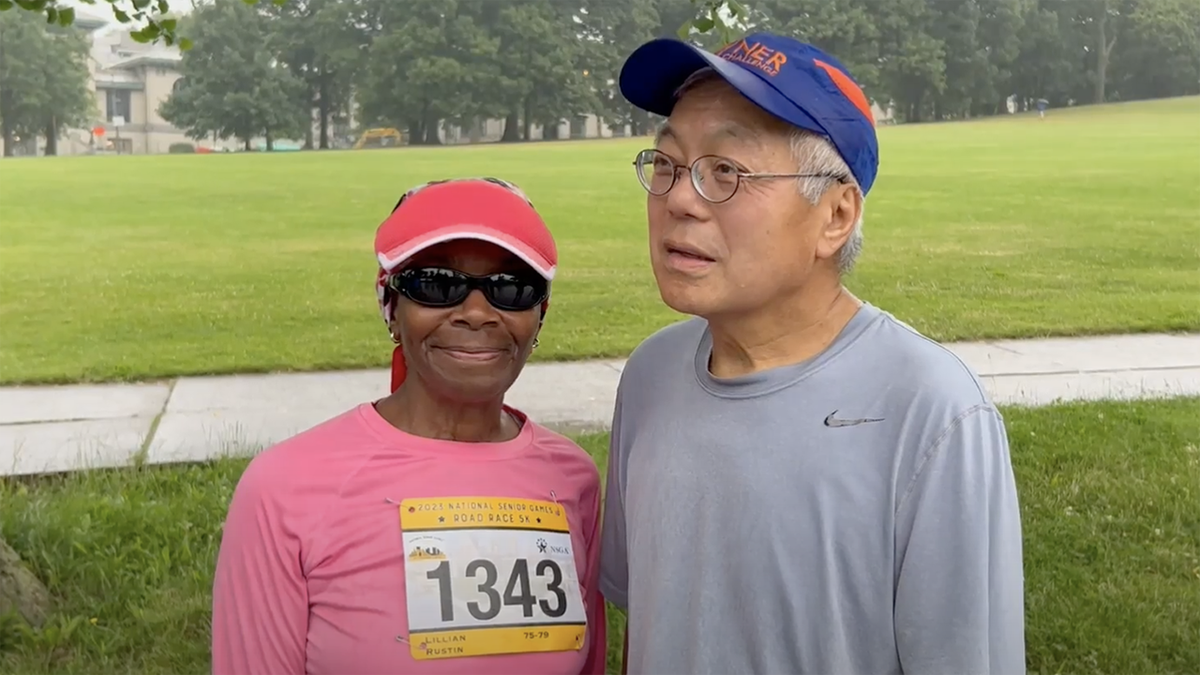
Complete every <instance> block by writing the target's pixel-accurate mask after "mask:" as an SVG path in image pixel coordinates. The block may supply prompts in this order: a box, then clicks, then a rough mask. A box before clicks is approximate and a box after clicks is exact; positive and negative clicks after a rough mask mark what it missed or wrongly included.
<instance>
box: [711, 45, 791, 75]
mask: <svg viewBox="0 0 1200 675" xmlns="http://www.w3.org/2000/svg"><path fill="white" fill-rule="evenodd" d="M717 56H720V57H721V58H723V59H725V60H726V61H732V62H734V63H741V64H744V65H747V66H750V67H751V68H757V69H758V70H761V71H762V72H764V73H766V74H767V75H770V76H771V77H774V76H776V75H778V74H779V71H780V69H782V68H783V66H784V64H786V63H787V56H786V55H785V54H782V53H780V52H777V51H775V50H774V49H771V48H770V47H765V46H763V44H762V43H761V42H753V43H751V42H746V41H745V40H738V41H737V42H734V43H733V44H730V45H728V46H727V47H725V48H724V49H722V50H721V51H720V52H718V53H717Z"/></svg>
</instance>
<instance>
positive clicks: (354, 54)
mask: <svg viewBox="0 0 1200 675" xmlns="http://www.w3.org/2000/svg"><path fill="white" fill-rule="evenodd" d="M365 11H366V10H365V9H364V3H363V2H360V1H359V0H289V1H288V2H286V3H274V4H273V5H268V6H267V9H266V14H267V15H268V16H270V17H271V21H270V22H269V24H268V25H269V27H270V31H269V38H268V41H267V45H268V48H269V49H270V50H271V51H272V52H273V53H275V54H276V55H278V58H279V61H280V63H282V64H283V65H285V66H287V67H288V69H289V70H290V71H291V72H292V74H293V75H295V76H296V78H297V79H299V80H301V81H303V82H304V85H305V95H304V97H303V98H302V99H301V101H300V107H301V109H302V114H304V115H306V116H308V117H311V115H312V109H313V108H314V107H315V108H316V109H317V119H318V133H319V136H320V139H319V141H318V145H319V147H320V148H321V149H322V150H324V149H327V148H328V147H329V124H330V118H331V117H332V116H334V115H338V114H342V113H346V112H349V107H350V93H351V89H352V86H351V85H352V84H353V81H354V78H355V77H356V75H357V71H358V69H359V67H361V65H362V62H363V56H364V55H365V47H366V44H367V36H366V33H365V31H364V30H363V28H362V26H363V24H364V21H363V19H364V14H365ZM305 129H306V134H305V146H306V147H308V148H310V149H311V148H312V147H313V138H312V125H311V124H309V125H307V126H306V127H305Z"/></svg>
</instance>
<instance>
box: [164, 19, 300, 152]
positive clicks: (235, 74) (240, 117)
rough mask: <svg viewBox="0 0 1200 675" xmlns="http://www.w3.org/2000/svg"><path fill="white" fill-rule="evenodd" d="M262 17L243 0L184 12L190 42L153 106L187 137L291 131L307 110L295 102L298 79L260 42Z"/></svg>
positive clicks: (247, 138) (264, 30)
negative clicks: (172, 81)
mask: <svg viewBox="0 0 1200 675" xmlns="http://www.w3.org/2000/svg"><path fill="white" fill-rule="evenodd" d="M268 21H269V19H268V18H267V17H265V16H263V15H261V14H259V13H258V12H257V11H256V10H255V8H253V7H251V6H249V5H248V4H247V3H245V2H244V1H243V0H216V2H214V3H213V4H209V5H203V6H201V7H199V8H198V9H197V10H196V11H195V13H194V15H193V16H191V17H189V21H188V23H187V26H186V28H187V30H188V31H190V32H191V33H192V34H194V35H195V36H196V46H195V48H193V49H191V50H190V51H188V52H186V53H185V54H184V57H183V61H182V62H181V63H180V74H181V75H182V78H181V84H180V85H179V86H178V87H177V88H176V90H175V91H174V92H172V93H171V95H170V96H169V97H168V98H167V100H166V102H164V103H163V105H162V107H161V108H160V110H159V113H160V114H161V115H162V116H163V119H165V120H167V121H168V122H170V123H171V124H174V125H175V126H177V127H179V128H181V129H184V130H186V132H187V134H188V135H189V136H190V137H192V138H197V139H198V138H204V137H205V136H207V135H208V134H216V135H217V136H218V137H221V138H230V137H233V138H237V139H240V140H241V141H242V143H243V145H244V147H245V149H246V150H249V149H250V142H251V139H252V138H254V137H256V136H259V135H262V136H264V137H265V138H266V142H267V149H268V150H270V149H272V147H273V144H274V140H275V139H277V138H286V137H299V136H301V135H302V134H303V133H304V129H305V127H307V126H311V114H309V115H305V114H303V111H302V109H301V107H300V105H299V102H300V101H301V100H302V98H303V92H304V83H303V82H302V81H301V80H299V79H297V78H296V77H295V76H294V75H293V74H292V73H291V72H290V71H288V69H287V68H284V67H282V66H280V65H278V64H277V63H275V60H274V58H273V57H272V55H271V54H270V52H268V51H267V50H265V49H263V48H262V45H263V43H264V42H265V40H266V38H267V35H268V27H267V23H268Z"/></svg>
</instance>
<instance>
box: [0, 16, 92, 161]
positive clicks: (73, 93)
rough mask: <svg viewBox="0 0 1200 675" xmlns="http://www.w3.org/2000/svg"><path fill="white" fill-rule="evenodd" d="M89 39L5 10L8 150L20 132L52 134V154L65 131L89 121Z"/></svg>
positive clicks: (2, 36) (1, 118) (3, 114)
mask: <svg viewBox="0 0 1200 675" xmlns="http://www.w3.org/2000/svg"><path fill="white" fill-rule="evenodd" d="M86 58H87V43H86V42H85V40H84V38H83V36H82V35H81V34H80V33H79V31H77V30H75V29H62V28H59V27H57V26H48V25H47V24H46V23H45V22H43V21H41V20H39V19H38V18H37V16H36V15H32V14H28V13H23V12H11V13H5V14H0V135H2V137H3V139H4V153H5V155H8V156H11V155H12V154H13V152H14V149H15V148H14V142H13V141H14V139H15V138H16V137H21V138H32V137H34V136H40V135H44V136H45V137H46V154H48V155H53V154H56V153H57V141H58V135H59V133H60V132H61V131H62V130H63V129H64V128H66V127H69V126H78V125H81V124H84V123H85V122H87V120H88V118H89V117H90V115H91V113H92V108H93V105H94V104H93V103H92V95H91V93H90V92H89V91H88V84H87V83H88V71H87V65H86V64H85V61H84V59H86Z"/></svg>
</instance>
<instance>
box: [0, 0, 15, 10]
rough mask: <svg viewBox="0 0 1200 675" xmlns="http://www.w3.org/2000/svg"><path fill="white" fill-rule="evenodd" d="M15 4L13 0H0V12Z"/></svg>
mask: <svg viewBox="0 0 1200 675" xmlns="http://www.w3.org/2000/svg"><path fill="white" fill-rule="evenodd" d="M15 6H16V5H14V4H13V0H0V12H4V11H7V10H10V9H12V8H13V7H15Z"/></svg>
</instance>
